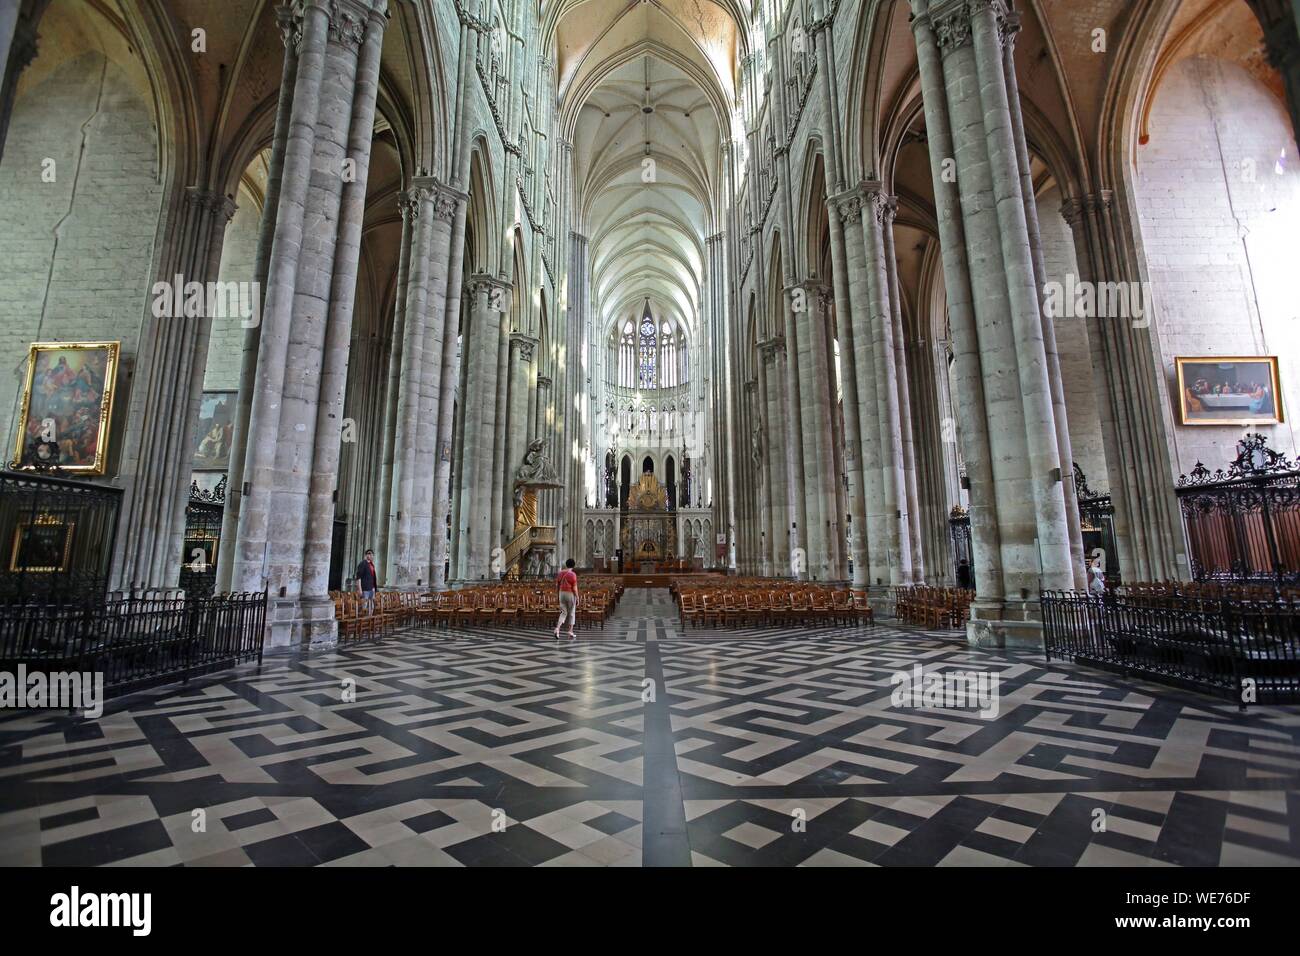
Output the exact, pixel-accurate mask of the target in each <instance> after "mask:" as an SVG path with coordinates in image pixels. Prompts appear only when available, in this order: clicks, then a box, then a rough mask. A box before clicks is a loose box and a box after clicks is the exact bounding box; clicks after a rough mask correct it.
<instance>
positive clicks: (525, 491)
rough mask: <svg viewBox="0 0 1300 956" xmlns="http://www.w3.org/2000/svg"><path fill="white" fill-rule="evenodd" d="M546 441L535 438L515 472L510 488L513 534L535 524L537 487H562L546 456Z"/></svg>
mask: <svg viewBox="0 0 1300 956" xmlns="http://www.w3.org/2000/svg"><path fill="white" fill-rule="evenodd" d="M545 449H546V441H545V439H542V438H535V439H533V441H531V442H530V443H529V445H528V451H527V452H526V453H525V454H524V463H523V464H522V465H520V466H519V469H518V470H517V471H516V472H515V481H514V487H513V489H512V491H513V496H514V505H515V534H518V533H519V532H521V531H522V530H523V529H524V528H528V527H532V526H533V525H536V524H537V489H538V488H562V487H564V485H563V483H562V482H561V481H560V476H559V475H558V474H557V473H556V471H555V466H554V465H552V464H551V460H550V459H549V458H547V457H546V450H545Z"/></svg>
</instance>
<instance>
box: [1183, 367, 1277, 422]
mask: <svg viewBox="0 0 1300 956" xmlns="http://www.w3.org/2000/svg"><path fill="white" fill-rule="evenodd" d="M1176 362H1177V366H1178V394H1179V403H1178V407H1179V411H1180V412H1181V415H1180V419H1179V421H1180V423H1181V424H1183V425H1276V424H1278V423H1279V422H1281V421H1282V398H1281V392H1280V391H1279V387H1278V386H1279V378H1278V366H1277V356H1270V355H1260V356H1247V357H1244V358H1241V357H1234V358H1179V359H1177V360H1176Z"/></svg>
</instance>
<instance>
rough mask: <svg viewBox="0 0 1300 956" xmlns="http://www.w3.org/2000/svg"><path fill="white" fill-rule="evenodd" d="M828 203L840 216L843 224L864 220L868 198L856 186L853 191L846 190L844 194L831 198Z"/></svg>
mask: <svg viewBox="0 0 1300 956" xmlns="http://www.w3.org/2000/svg"><path fill="white" fill-rule="evenodd" d="M827 203H828V204H830V205H831V206H832V207H834V209H835V211H836V212H838V213H839V214H840V221H841V222H845V223H849V222H857V221H858V220H859V219H861V218H862V209H863V207H864V206H865V205H866V198H865V197H864V196H863V194H862V192H861V190H860V189H859V188H858V187H856V186H855V187H853V188H852V189H846V190H844V192H842V193H837V194H835V195H834V196H831V197H830V199H828V200H827Z"/></svg>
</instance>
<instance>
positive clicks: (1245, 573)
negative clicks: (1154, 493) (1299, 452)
mask: <svg viewBox="0 0 1300 956" xmlns="http://www.w3.org/2000/svg"><path fill="white" fill-rule="evenodd" d="M1175 491H1176V493H1177V495H1178V503H1179V505H1180V507H1181V509H1182V513H1183V526H1184V528H1185V529H1186V531H1187V546H1188V559H1189V561H1190V563H1191V571H1192V577H1193V578H1194V579H1195V580H1197V581H1212V580H1234V581H1269V582H1276V583H1278V584H1296V583H1300V461H1292V460H1289V459H1287V458H1286V457H1285V456H1284V455H1282V454H1281V452H1277V451H1274V450H1273V449H1271V448H1269V447H1268V443H1267V442H1266V441H1265V439H1264V436H1263V435H1258V434H1254V435H1247V436H1246V437H1245V438H1244V439H1242V440H1241V441H1240V442H1238V443H1237V457H1236V459H1235V460H1234V461H1233V462H1232V463H1231V464H1229V465H1228V469H1227V471H1224V470H1223V469H1222V468H1220V469H1218V470H1216V471H1214V472H1211V471H1210V469H1208V468H1206V467H1205V465H1204V464H1202V463H1201V462H1199V461H1198V462H1197V463H1196V467H1195V468H1193V469H1192V473H1191V474H1190V475H1182V476H1180V477H1179V479H1178V487H1177V488H1176V489H1175Z"/></svg>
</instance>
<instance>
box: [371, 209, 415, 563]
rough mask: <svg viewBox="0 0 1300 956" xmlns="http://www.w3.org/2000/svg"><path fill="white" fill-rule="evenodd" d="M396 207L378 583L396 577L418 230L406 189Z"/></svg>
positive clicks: (380, 484) (377, 546)
mask: <svg viewBox="0 0 1300 956" xmlns="http://www.w3.org/2000/svg"><path fill="white" fill-rule="evenodd" d="M397 209H398V213H399V214H400V215H401V217H402V239H401V246H400V247H399V249H398V253H397V282H396V286H395V289H396V291H395V294H394V299H395V300H396V301H395V305H394V308H393V334H392V338H391V340H390V341H391V343H392V344H391V347H390V348H389V351H388V375H387V377H386V379H385V383H384V406H383V419H382V422H383V426H382V427H383V446H382V451H381V453H380V468H379V476H378V481H377V482H376V495H377V497H376V502H375V514H376V515H377V516H378V521H379V534H378V536H377V540H376V541H375V554H377V555H379V557H380V559H381V560H382V562H383V566H382V567H378V568H376V570H377V571H378V572H379V580H380V582H381V583H390V582H392V581H395V580H396V578H395V577H394V576H393V575H392V569H393V555H394V553H395V552H394V550H393V549H394V548H395V547H396V531H397V527H396V526H397V510H398V500H397V494H396V490H397V489H396V487H395V485H394V482H393V470H394V468H395V467H396V465H397V458H398V452H397V428H398V420H399V419H398V409H399V406H400V404H401V401H402V398H401V396H402V381H403V379H402V368H403V364H404V361H405V356H406V296H407V293H408V287H409V277H410V268H411V246H412V245H413V244H414V242H415V239H416V235H417V233H418V228H419V216H420V203H419V200H418V199H416V198H415V197H414V196H413V195H412V194H411V193H410V192H408V191H403V192H401V193H399V194H398V197H397ZM408 546H409V545H408Z"/></svg>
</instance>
